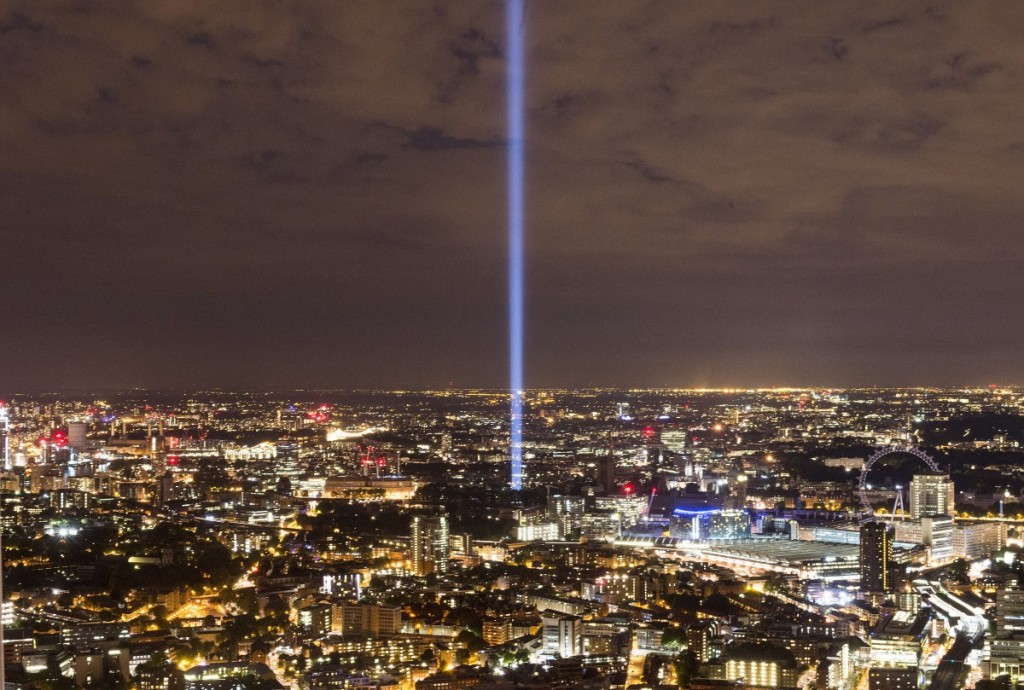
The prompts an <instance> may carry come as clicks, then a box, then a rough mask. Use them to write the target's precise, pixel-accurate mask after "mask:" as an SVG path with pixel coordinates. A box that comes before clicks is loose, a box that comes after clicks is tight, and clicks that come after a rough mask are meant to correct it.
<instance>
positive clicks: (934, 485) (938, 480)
mask: <svg viewBox="0 0 1024 690" xmlns="http://www.w3.org/2000/svg"><path fill="white" fill-rule="evenodd" d="M953 504H954V500H953V482H952V480H951V479H950V478H949V475H946V474H915V475H914V478H913V479H912V480H911V481H910V517H911V518H912V519H914V520H920V519H921V518H923V517H928V516H931V515H948V516H949V517H953Z"/></svg>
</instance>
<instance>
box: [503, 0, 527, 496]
mask: <svg viewBox="0 0 1024 690" xmlns="http://www.w3.org/2000/svg"><path fill="white" fill-rule="evenodd" d="M507 1H508V5H507V6H506V8H505V13H506V17H505V33H506V42H507V44H508V103H507V107H508V115H507V119H508V338H509V343H508V360H509V361H508V364H509V388H510V389H511V409H510V413H511V414H510V418H509V451H510V455H511V461H512V462H511V465H512V490H513V491H520V490H521V489H522V488H523V76H524V72H525V66H524V60H523V31H524V26H523V0H507Z"/></svg>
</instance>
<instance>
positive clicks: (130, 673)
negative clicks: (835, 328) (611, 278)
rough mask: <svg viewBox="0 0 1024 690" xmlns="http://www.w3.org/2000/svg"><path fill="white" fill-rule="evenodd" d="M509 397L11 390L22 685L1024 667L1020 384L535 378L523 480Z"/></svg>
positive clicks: (417, 685)
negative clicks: (604, 382) (763, 384)
mask: <svg viewBox="0 0 1024 690" xmlns="http://www.w3.org/2000/svg"><path fill="white" fill-rule="evenodd" d="M507 405H508V394H507V392H503V391H500V390H495V391H491V390H444V391H437V392H386V391H366V392H344V391H292V392H282V393H230V392H222V391H196V392H193V393H188V394H173V395H172V394H158V393H152V394H150V393H144V392H140V391H136V392H126V393H119V394H110V395H106V396H102V397H99V396H55V395H45V396H27V395H17V396H15V397H13V398H12V399H11V400H10V401H8V402H7V403H5V406H4V413H5V415H6V416H7V418H8V419H9V426H8V429H7V433H6V436H5V438H4V442H5V443H6V444H7V445H8V447H9V448H10V457H11V468H10V469H9V470H7V471H5V472H4V473H3V474H2V475H0V482H2V484H0V486H2V487H3V502H2V505H0V509H2V513H0V514H2V516H3V525H4V560H5V573H4V592H5V596H6V601H5V607H4V621H5V642H4V651H5V659H6V662H7V664H6V666H7V673H8V682H9V683H12V682H13V683H16V684H22V683H25V684H27V683H37V684H43V685H47V684H58V685H60V684H61V683H64V684H68V685H69V687H70V684H75V685H78V686H82V687H94V686H95V687H99V686H104V687H105V686H106V685H114V686H120V685H124V684H128V685H133V686H134V685H137V686H139V687H146V688H149V687H153V688H155V687H157V686H159V687H161V688H186V689H188V690H196V689H200V688H208V687H209V688H217V689H220V690H224V689H228V688H251V687H256V686H258V687H261V688H262V687H276V686H277V685H282V686H285V687H296V688H339V689H341V688H347V687H367V686H369V687H375V686H376V685H377V684H379V685H380V686H381V687H395V688H410V689H419V690H423V689H432V688H448V687H481V688H490V687H495V688H504V687H508V688H513V687H608V688H611V687H637V688H639V687H652V688H653V687H659V686H665V687H669V686H672V687H679V686H683V687H693V688H705V687H718V686H719V685H722V684H723V683H725V684H729V685H736V684H737V683H738V684H739V685H744V686H749V687H773V688H790V687H793V688H809V687H815V688H841V689H845V688H856V687H895V686H896V685H898V684H903V685H905V686H907V687H918V686H919V685H928V686H931V687H945V686H948V687H961V686H962V685H963V684H965V683H970V684H980V683H983V682H989V681H988V680H987V679H995V678H998V677H1000V676H1009V677H1010V679H1012V680H1015V679H1016V678H1017V675H1018V673H1019V671H1018V669H1019V668H1020V667H1021V664H1022V660H1024V643H1022V642H1021V640H1022V639H1024V638H1022V637H1021V636H1020V630H1021V629H1024V624H1022V623H1021V622H1020V620H1021V619H1022V611H1024V603H1022V602H1024V598H1022V597H1021V594H1020V591H1021V590H1020V589H1019V585H1018V576H1019V575H1020V573H1021V570H1022V568H1024V560H1019V559H1018V554H1019V553H1020V550H1021V529H1022V528H1024V477H1022V476H1021V473H1020V470H1019V466H1020V465H1019V462H1018V458H1019V457H1020V453H1021V443H1022V442H1024V424H1022V423H1021V422H1020V421H1018V420H1019V419H1021V417H1022V411H1024V391H1020V390H1016V389H1011V388H1006V389H1004V388H989V389H979V390H968V389H957V390H952V389H878V388H872V389H849V390H839V389H831V390H815V389H809V390H796V389H793V390H787V389H764V390H746V391H740V390H728V391H726V390H634V391H622V390H614V389H593V390H586V389H579V390H546V391H540V390H527V391H525V392H524V393H523V421H524V432H523V433H524V435H523V438H524V441H523V463H524V473H523V477H524V483H523V487H522V489H521V490H519V491H516V490H512V489H511V488H510V484H511V478H512V465H511V458H510V454H509V450H508V449H509V436H510V422H509V415H508V406H507ZM924 449H927V451H925V450H924ZM936 469H938V470H939V472H936ZM901 487H910V488H909V493H910V499H909V501H907V502H906V503H903V502H902V501H901V500H900V499H899V498H898V497H899V496H900V495H901V494H902V493H903V492H904V491H905V490H904V489H903V488H901ZM865 500H866V501H867V503H866V504H865ZM901 505H906V506H907V507H906V508H902V507H900V506H901ZM1015 621H1016V622H1015ZM953 666H955V669H954V670H950V668H951V667H953ZM947 678H948V680H947ZM97 684H99V685H97Z"/></svg>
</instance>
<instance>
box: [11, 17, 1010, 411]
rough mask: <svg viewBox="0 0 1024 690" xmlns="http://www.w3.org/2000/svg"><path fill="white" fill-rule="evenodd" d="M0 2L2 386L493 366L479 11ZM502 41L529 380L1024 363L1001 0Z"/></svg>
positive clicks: (632, 380) (643, 24)
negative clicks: (521, 243)
mask: <svg viewBox="0 0 1024 690" xmlns="http://www.w3.org/2000/svg"><path fill="white" fill-rule="evenodd" d="M0 8H2V9H0V233H2V244H0V391H2V392H5V393H9V392H12V391H20V390H39V389H57V388H63V389H82V388H89V387H102V388H115V387H128V386H150V387H159V386H213V385H219V386H228V387H238V388H263V387H325V388H326V387H332V388H333V387H339V388H340V387H369V386H382V387H384V386H386V387H441V386H447V385H449V384H452V385H455V386H467V387H468V386H501V385H504V384H505V382H506V380H507V378H506V375H507V374H506V372H507V354H506V353H507V341H506V333H507V325H506V315H507V307H506V254H505V250H506V226H505V218H506V205H505V157H506V146H505V97H504V85H505V79H504V75H505V69H506V64H505V53H506V51H505V46H504V40H505V36H504V25H503V21H504V8H503V5H502V4H500V3H489V2H470V1H462V2H455V1H452V2H442V3H427V2H412V1H410V2H387V1H382V0H374V1H373V2H363V1H360V2H356V1H354V0H353V1H351V2H327V1H325V2H315V3H314V2H269V1H268V2H256V1H246V2H228V1H224V0H217V1H216V2H211V1H208V0H201V1H195V2H185V1H182V0H166V1H164V2H146V3H134V2H132V3H129V2H120V3H119V2H87V1H79V2H74V1H69V2H38V1H36V0H32V1H27V2H10V1H9V2H0ZM526 32H527V55H528V62H529V65H528V67H527V91H528V94H527V103H528V113H527V116H526V117H527V128H528V135H527V136H528V141H527V144H526V156H527V164H526V165H527V177H528V190H527V219H528V229H527V235H528V238H527V266H528V268H527V290H528V305H527V310H528V316H527V342H526V379H527V384H528V385H530V386H545V387H546V386H576V385H622V386H690V385H712V386H754V385H826V386H828V385H862V384H864V385H871V384H878V385H910V384H923V385H932V384H938V385H942V384H987V383H994V382H998V383H1006V384H1009V383H1024V376H1022V375H1021V371H1022V364H1024V347H1022V346H1021V341H1022V337H1024V319H1022V318H1021V308H1022V306H1024V89H1022V86H1021V84H1022V78H1024V3H1018V2H1010V1H1007V2H1002V3H984V2H979V3H956V4H954V3H943V2H927V3H925V2H901V3H892V2H890V1H888V0H885V1H881V2H857V3H821V2H818V1H813V2H785V3H766V2H757V3H751V2H736V3H724V2H718V1H717V0H716V1H714V2H704V3H695V2H694V3H682V2H677V1H675V0H672V1H665V2H634V1H633V0H629V1H624V0H600V1H598V0H586V1H583V0H577V1H574V2H563V1H559V0H543V1H540V0H532V1H530V2H529V3H528V10H527V18H526Z"/></svg>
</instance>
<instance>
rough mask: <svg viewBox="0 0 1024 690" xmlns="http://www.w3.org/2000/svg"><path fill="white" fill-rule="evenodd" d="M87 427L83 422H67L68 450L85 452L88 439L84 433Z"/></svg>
mask: <svg viewBox="0 0 1024 690" xmlns="http://www.w3.org/2000/svg"><path fill="white" fill-rule="evenodd" d="M88 429H89V425H88V424H86V423H85V422H68V448H72V449H74V450H76V451H78V452H82V451H83V450H85V447H86V444H87V443H88V439H87V437H86V432H87V431H88Z"/></svg>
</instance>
